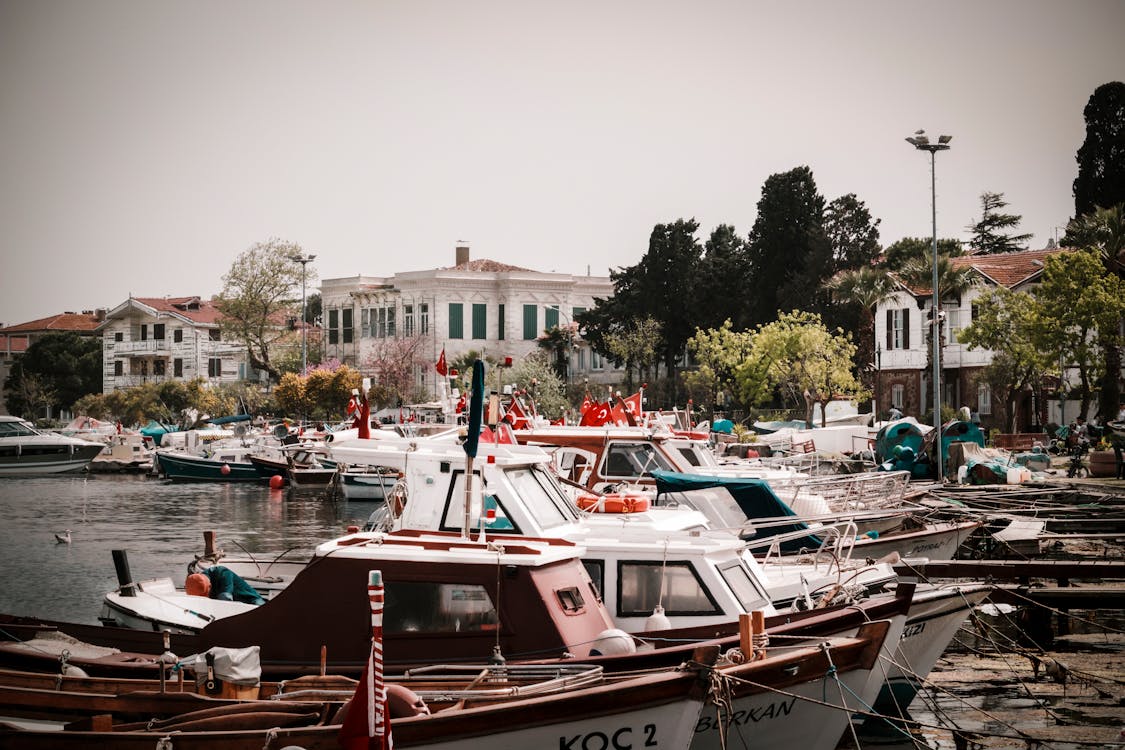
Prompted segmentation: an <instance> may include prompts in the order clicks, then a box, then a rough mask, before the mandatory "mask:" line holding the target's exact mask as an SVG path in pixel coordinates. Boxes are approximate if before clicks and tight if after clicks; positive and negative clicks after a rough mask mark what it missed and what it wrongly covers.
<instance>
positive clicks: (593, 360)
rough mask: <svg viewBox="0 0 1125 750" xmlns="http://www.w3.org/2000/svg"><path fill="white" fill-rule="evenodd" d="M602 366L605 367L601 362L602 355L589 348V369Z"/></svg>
mask: <svg viewBox="0 0 1125 750" xmlns="http://www.w3.org/2000/svg"><path fill="white" fill-rule="evenodd" d="M603 367H605V365H604V364H603V363H602V355H600V354H598V353H597V352H596V351H594V350H593V349H591V350H590V369H591V370H600V369H602V368H603Z"/></svg>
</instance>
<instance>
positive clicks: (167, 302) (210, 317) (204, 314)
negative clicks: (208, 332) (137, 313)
mask: <svg viewBox="0 0 1125 750" xmlns="http://www.w3.org/2000/svg"><path fill="white" fill-rule="evenodd" d="M132 299H135V300H136V301H137V302H140V303H141V304H142V305H147V306H148V307H151V308H152V309H154V310H157V311H158V312H168V313H176V314H177V315H182V316H183V317H185V318H187V319H188V320H191V321H194V322H196V323H202V324H205V325H207V324H213V323H218V322H219V318H220V317H222V315H221V313H219V309H218V308H217V307H215V304H214V303H213V302H212V301H211V300H206V299H200V298H199V297H133V298H132Z"/></svg>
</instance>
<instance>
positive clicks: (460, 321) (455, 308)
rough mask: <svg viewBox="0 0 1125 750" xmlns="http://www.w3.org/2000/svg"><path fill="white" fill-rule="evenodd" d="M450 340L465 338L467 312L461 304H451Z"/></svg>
mask: <svg viewBox="0 0 1125 750" xmlns="http://www.w3.org/2000/svg"><path fill="white" fill-rule="evenodd" d="M449 338H451V339H463V338H465V311H464V309H463V306H462V305H461V303H460V302H450V303H449Z"/></svg>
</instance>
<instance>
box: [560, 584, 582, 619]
mask: <svg viewBox="0 0 1125 750" xmlns="http://www.w3.org/2000/svg"><path fill="white" fill-rule="evenodd" d="M555 596H557V597H558V598H559V604H561V605H562V608H563V610H564V611H566V612H570V613H572V614H574V613H577V612H581V611H582V608H583V607H585V606H586V601H585V600H584V599H583V598H582V593H581V592H580V591H579V590H578V589H577V587H574V586H570V587H568V588H565V589H559V590H557V591H556V592H555Z"/></svg>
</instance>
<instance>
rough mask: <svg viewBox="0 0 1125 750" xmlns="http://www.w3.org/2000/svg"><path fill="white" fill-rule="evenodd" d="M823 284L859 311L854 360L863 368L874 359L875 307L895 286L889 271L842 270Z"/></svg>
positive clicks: (878, 269) (880, 269)
mask: <svg viewBox="0 0 1125 750" xmlns="http://www.w3.org/2000/svg"><path fill="white" fill-rule="evenodd" d="M931 281H932V279H931ZM826 286H827V288H828V289H829V291H831V292H832V293H833V295H835V297H836V298H837V299H839V300H840V301H842V302H843V303H845V304H850V305H854V306H856V307H858V308H859V309H860V311H861V324H860V326H859V343H858V344H857V346H856V357H857V359H856V363H855V364H856V365H857V366H858V367H860V368H865V366H866V365H867V363H868V362H872V363H873V362H874V361H875V309H876V308H877V307H878V306H879V303H881V302H885V301H887V300H888V299H890V298H891V296H892V295H893V294H895V292H897V291H898V289H897V287H896V286H895V283H894V281H893V280H892V279H891V277H890V275H889V274H888V273H887V272H886V271H885V270H884V269H882V268H879V267H877V266H863V267H861V268H856V269H852V270H847V271H841V272H840V273H838V274H836V275H835V276H834V277H832V278H831V279H829V280H828V281H827V282H826Z"/></svg>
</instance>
